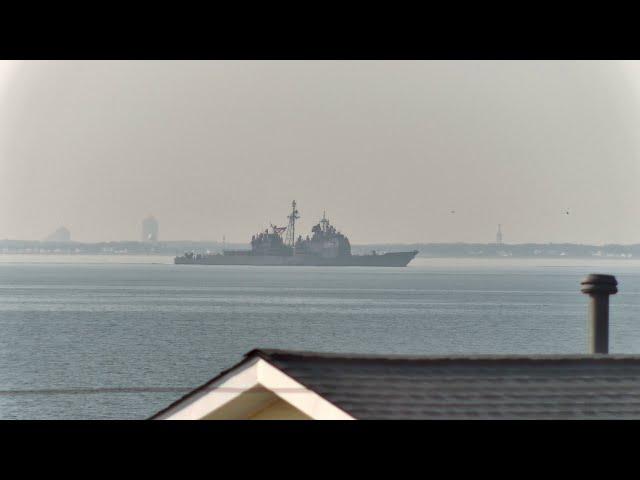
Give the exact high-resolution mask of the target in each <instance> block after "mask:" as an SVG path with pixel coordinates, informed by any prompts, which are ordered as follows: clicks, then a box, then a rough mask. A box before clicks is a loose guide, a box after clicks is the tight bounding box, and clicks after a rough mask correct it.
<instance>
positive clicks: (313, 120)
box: [0, 61, 640, 244]
mask: <svg viewBox="0 0 640 480" xmlns="http://www.w3.org/2000/svg"><path fill="white" fill-rule="evenodd" d="M639 120H640V67H639V66H638V64H637V63H633V62H559V61H551V62H531V61H523V62H511V61H503V62H487V61H473V62H468V61H465V62H439V61H438V62H417V61H416V62H405V61H390V62H371V61H362V62H351V61H335V62H334V61H331V62H327V61H316V62H312V61H304V62H302V61H282V62H280V61H278V62H269V61H260V62H246V61H239V62H227V61H225V62H202V61H196V62H186V61H179V62H172V61H167V62H157V61H128V62H102V61H100V62H98V61H88V62H60V61H47V62H3V63H0V238H14V239H17V238H20V239H42V238H44V237H45V236H46V235H48V234H49V233H51V232H52V231H53V230H55V229H56V228H57V227H59V226H60V225H65V226H66V227H68V228H69V229H70V230H71V234H72V237H73V239H75V240H79V241H98V240H125V239H133V240H137V239H139V237H140V228H141V221H142V219H143V218H144V217H145V216H147V215H148V214H149V213H153V214H154V215H155V216H156V217H157V218H158V220H159V222H160V237H161V239H164V240H176V239H192V240H220V239H221V238H222V235H223V234H224V235H226V238H227V240H228V241H237V242H244V241H248V239H249V238H250V236H251V234H252V233H254V232H255V231H257V230H258V229H260V228H264V227H266V226H268V225H269V223H270V222H272V223H275V224H285V223H286V218H285V217H286V215H287V214H288V211H289V205H290V202H291V200H292V199H296V200H297V201H298V205H299V210H300V213H301V216H302V218H301V220H300V228H301V230H302V231H303V232H307V231H308V230H309V229H310V227H311V226H312V225H313V224H314V223H315V222H316V221H317V220H318V219H319V218H320V217H321V216H322V211H323V210H324V209H326V211H327V215H328V217H329V218H330V219H331V220H332V221H333V223H334V224H335V225H336V227H337V228H339V229H341V230H342V231H343V232H344V233H346V234H347V235H348V236H349V238H350V239H351V242H352V243H356V244H357V243H369V242H371V243H372V242H444V241H466V242H490V241H493V239H494V238H495V232H496V227H497V224H498V223H501V224H502V226H503V232H504V240H505V242H507V243H515V242H565V241H566V242H582V243H598V244H599V243H640V201H639V200H640V196H639V194H640V162H639V159H640V129H639V128H638V127H639V125H640V123H639ZM567 209H568V210H569V212H570V214H569V215H566V214H564V213H563V212H564V211H566V210H567ZM452 210H455V212H456V213H455V214H452V213H451V211H452Z"/></svg>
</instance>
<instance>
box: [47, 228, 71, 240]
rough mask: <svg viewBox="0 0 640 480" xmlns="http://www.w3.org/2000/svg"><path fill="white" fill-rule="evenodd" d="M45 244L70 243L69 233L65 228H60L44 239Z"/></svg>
mask: <svg viewBox="0 0 640 480" xmlns="http://www.w3.org/2000/svg"><path fill="white" fill-rule="evenodd" d="M44 241H45V242H70V241H71V232H70V231H69V229H67V228H66V227H60V228H58V229H57V230H56V231H55V232H53V233H52V234H51V235H49V236H48V237H47V238H45V239H44Z"/></svg>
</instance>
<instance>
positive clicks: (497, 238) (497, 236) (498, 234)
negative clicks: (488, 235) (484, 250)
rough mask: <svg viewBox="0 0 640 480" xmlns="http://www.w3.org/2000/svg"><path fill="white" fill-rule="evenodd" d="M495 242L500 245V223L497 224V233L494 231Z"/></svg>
mask: <svg viewBox="0 0 640 480" xmlns="http://www.w3.org/2000/svg"><path fill="white" fill-rule="evenodd" d="M496 243H497V244H498V245H502V230H501V229H500V224H498V233H496Z"/></svg>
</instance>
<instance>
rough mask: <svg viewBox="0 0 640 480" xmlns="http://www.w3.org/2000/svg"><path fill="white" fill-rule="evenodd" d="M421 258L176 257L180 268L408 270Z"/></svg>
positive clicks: (405, 254) (405, 255)
mask: <svg viewBox="0 0 640 480" xmlns="http://www.w3.org/2000/svg"><path fill="white" fill-rule="evenodd" d="M417 254H418V252H417V251H412V252H391V253H384V254H380V255H345V256H341V257H335V258H322V257H317V256H312V255H292V256H276V255H204V256H201V257H199V258H195V257H193V258H187V257H184V256H183V257H176V258H175V261H174V263H175V264H177V265H255V266H285V267H286V266H313V267H406V266H407V265H408V264H409V262H410V261H411V260H413V259H414V257H415V256H416V255H417Z"/></svg>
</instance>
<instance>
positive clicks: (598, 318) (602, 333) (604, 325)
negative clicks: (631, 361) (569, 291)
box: [581, 273, 618, 353]
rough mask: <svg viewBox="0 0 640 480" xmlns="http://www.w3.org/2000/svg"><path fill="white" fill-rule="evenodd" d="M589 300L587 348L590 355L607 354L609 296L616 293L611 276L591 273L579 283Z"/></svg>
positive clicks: (614, 281)
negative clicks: (589, 327)
mask: <svg viewBox="0 0 640 480" xmlns="http://www.w3.org/2000/svg"><path fill="white" fill-rule="evenodd" d="M581 285H582V288H581V290H582V293H586V294H587V295H589V296H590V297H591V298H590V300H589V323H590V324H591V325H590V326H591V329H590V331H589V337H590V338H589V348H590V352H591V353H609V295H613V294H615V293H617V292H618V287H617V285H618V281H617V280H616V277H614V276H613V275H601V274H596V273H592V274H590V275H587V276H586V277H585V279H584V280H582V282H581Z"/></svg>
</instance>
